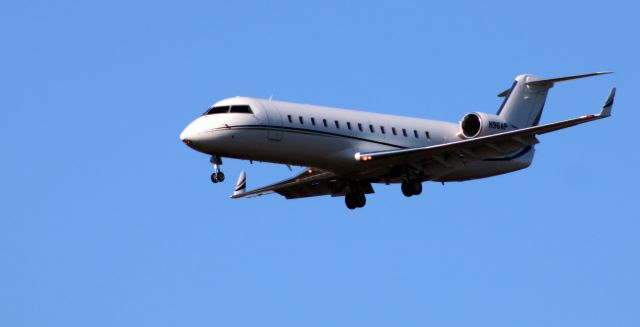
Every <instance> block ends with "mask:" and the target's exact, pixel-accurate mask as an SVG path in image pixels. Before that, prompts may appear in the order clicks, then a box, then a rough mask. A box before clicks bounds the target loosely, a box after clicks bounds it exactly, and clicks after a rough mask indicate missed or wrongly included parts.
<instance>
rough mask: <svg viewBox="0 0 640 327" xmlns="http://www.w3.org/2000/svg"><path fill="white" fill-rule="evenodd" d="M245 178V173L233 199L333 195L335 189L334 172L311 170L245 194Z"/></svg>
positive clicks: (240, 179)
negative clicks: (275, 194) (274, 194)
mask: <svg viewBox="0 0 640 327" xmlns="http://www.w3.org/2000/svg"><path fill="white" fill-rule="evenodd" d="M245 176H246V175H245V174H244V172H243V173H242V174H241V175H240V178H239V179H238V184H237V185H236V191H235V192H234V194H233V195H232V196H231V198H232V199H240V198H248V197H254V196H261V195H265V194H271V193H278V194H280V195H282V196H284V197H286V198H287V199H296V198H304V197H309V196H318V195H326V194H332V189H334V188H333V183H332V182H331V181H332V179H333V178H334V177H335V175H334V174H333V173H332V172H329V171H326V170H321V169H315V168H309V169H306V170H305V171H304V172H302V173H300V174H298V175H296V176H294V177H292V178H289V179H285V180H283V181H280V182H278V183H275V184H271V185H267V186H264V187H261V188H258V189H255V190H252V191H247V192H245V191H244V188H245V187H246V177H245Z"/></svg>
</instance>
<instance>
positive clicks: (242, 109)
mask: <svg viewBox="0 0 640 327" xmlns="http://www.w3.org/2000/svg"><path fill="white" fill-rule="evenodd" d="M231 113H238V114H252V113H253V112H252V111H251V108H250V107H249V106H246V105H242V106H231Z"/></svg>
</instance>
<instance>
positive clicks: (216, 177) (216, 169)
mask: <svg viewBox="0 0 640 327" xmlns="http://www.w3.org/2000/svg"><path fill="white" fill-rule="evenodd" d="M209 161H211V163H212V164H213V174H211V182H213V183H214V184H215V183H218V182H220V183H222V182H224V173H222V171H221V170H220V165H222V157H220V156H219V155H213V156H211V159H210V160H209Z"/></svg>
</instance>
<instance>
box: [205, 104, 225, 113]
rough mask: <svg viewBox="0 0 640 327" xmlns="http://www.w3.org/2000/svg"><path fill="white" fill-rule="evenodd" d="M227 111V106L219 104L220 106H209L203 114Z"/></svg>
mask: <svg viewBox="0 0 640 327" xmlns="http://www.w3.org/2000/svg"><path fill="white" fill-rule="evenodd" d="M227 112H229V106H220V107H211V108H209V110H207V111H206V112H205V113H204V114H205V115H215V114H224V113H227Z"/></svg>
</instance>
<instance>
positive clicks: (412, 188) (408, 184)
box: [401, 179, 422, 197]
mask: <svg viewBox="0 0 640 327" xmlns="http://www.w3.org/2000/svg"><path fill="white" fill-rule="evenodd" d="M401 189H402V194H404V196H406V197H410V196H413V195H420V193H422V182H420V181H419V180H416V179H411V180H406V181H403V182H402V186H401Z"/></svg>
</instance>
